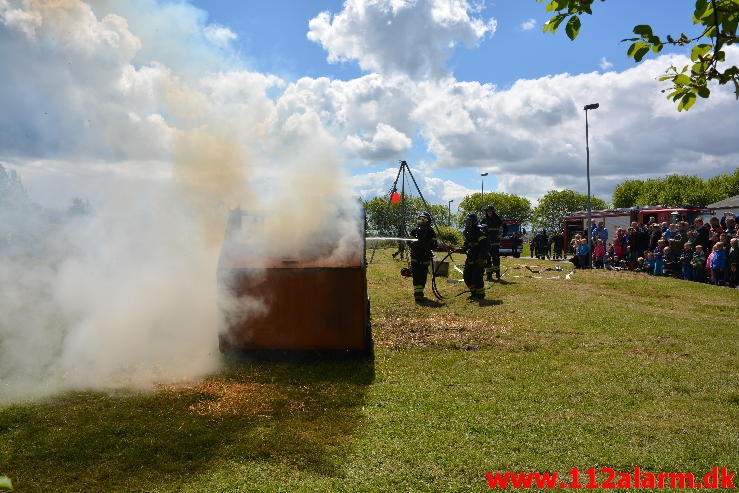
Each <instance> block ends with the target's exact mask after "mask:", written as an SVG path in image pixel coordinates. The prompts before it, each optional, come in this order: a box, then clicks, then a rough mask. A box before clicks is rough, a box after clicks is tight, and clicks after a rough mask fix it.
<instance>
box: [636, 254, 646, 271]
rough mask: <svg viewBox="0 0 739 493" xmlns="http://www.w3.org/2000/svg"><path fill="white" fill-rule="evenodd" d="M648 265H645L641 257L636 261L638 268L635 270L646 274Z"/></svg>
mask: <svg viewBox="0 0 739 493" xmlns="http://www.w3.org/2000/svg"><path fill="white" fill-rule="evenodd" d="M646 269H647V268H646V265H645V263H644V257H639V258H638V259H636V268H635V269H634V270H635V271H636V272H646V271H647V270H646Z"/></svg>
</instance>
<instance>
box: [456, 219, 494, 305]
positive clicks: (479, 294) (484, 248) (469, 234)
mask: <svg viewBox="0 0 739 493" xmlns="http://www.w3.org/2000/svg"><path fill="white" fill-rule="evenodd" d="M461 251H462V253H466V254H467V260H466V261H465V263H464V272H463V275H462V277H463V278H464V282H465V284H466V285H467V287H468V288H469V290H470V293H471V295H470V298H476V299H483V298H485V281H484V280H483V278H482V275H483V268H484V267H485V261H486V260H487V258H488V255H489V246H488V239H487V235H486V234H485V230H484V227H483V226H481V225H480V224H479V222H478V219H477V214H475V213H472V214H467V217H465V220H464V245H463V246H462V250H461Z"/></svg>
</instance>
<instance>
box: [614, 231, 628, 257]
mask: <svg viewBox="0 0 739 493" xmlns="http://www.w3.org/2000/svg"><path fill="white" fill-rule="evenodd" d="M626 243H627V242H626V235H625V234H624V230H623V229H621V228H618V229H617V230H616V237H615V238H614V239H613V251H614V253H615V254H616V256H617V257H618V258H624V257H625V256H626Z"/></svg>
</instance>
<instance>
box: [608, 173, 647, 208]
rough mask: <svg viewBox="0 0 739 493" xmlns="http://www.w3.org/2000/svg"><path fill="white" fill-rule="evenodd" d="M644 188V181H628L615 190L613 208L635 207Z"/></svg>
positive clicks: (617, 186)
mask: <svg viewBox="0 0 739 493" xmlns="http://www.w3.org/2000/svg"><path fill="white" fill-rule="evenodd" d="M643 188H644V181H643V180H626V181H625V182H623V183H620V184H618V185H616V188H615V189H614V190H613V207H619V208H620V207H634V206H635V205H637V204H638V199H639V194H641V193H642V189H643Z"/></svg>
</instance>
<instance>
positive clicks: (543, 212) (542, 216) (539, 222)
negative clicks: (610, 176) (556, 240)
mask: <svg viewBox="0 0 739 493" xmlns="http://www.w3.org/2000/svg"><path fill="white" fill-rule="evenodd" d="M590 207H591V209H593V210H596V209H605V208H607V207H608V205H607V204H606V203H605V201H603V200H601V199H599V198H596V197H593V196H591V197H590ZM587 208H588V196H587V195H585V194H582V193H578V192H573V191H572V190H550V191H548V192H547V193H546V194H545V195H544V196H543V197H542V198H541V199H539V205H537V206H536V208H535V209H534V214H533V221H532V222H533V224H534V226H535V227H537V228H545V229H559V228H561V227H562V220H563V219H564V218H565V216H567V215H568V214H569V213H570V212H575V211H582V210H585V209H587Z"/></svg>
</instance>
